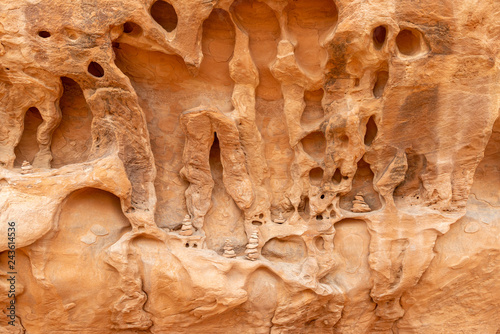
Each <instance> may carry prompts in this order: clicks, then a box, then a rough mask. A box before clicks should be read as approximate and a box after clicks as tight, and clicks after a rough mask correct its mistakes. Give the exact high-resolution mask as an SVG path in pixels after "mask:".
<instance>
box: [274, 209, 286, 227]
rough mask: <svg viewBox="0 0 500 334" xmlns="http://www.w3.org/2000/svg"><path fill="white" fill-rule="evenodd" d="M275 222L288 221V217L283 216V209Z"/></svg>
mask: <svg viewBox="0 0 500 334" xmlns="http://www.w3.org/2000/svg"><path fill="white" fill-rule="evenodd" d="M274 222H275V223H276V224H283V223H284V222H286V219H285V218H283V213H282V212H281V211H280V215H279V216H278V218H276V219H275V220H274Z"/></svg>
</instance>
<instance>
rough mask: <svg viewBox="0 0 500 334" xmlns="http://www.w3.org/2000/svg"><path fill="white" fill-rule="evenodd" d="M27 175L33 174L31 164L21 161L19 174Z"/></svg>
mask: <svg viewBox="0 0 500 334" xmlns="http://www.w3.org/2000/svg"><path fill="white" fill-rule="evenodd" d="M29 173H33V166H31V164H30V163H29V162H28V161H26V160H24V161H23V164H22V165H21V174H29Z"/></svg>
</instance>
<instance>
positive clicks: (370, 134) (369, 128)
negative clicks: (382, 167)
mask: <svg viewBox="0 0 500 334" xmlns="http://www.w3.org/2000/svg"><path fill="white" fill-rule="evenodd" d="M377 132H378V128H377V124H376V123H375V119H374V116H371V117H370V119H369V120H368V122H367V123H366V132H365V139H364V141H365V145H367V146H370V145H371V144H372V143H373V141H374V140H375V137H377Z"/></svg>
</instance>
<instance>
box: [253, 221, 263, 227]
mask: <svg viewBox="0 0 500 334" xmlns="http://www.w3.org/2000/svg"><path fill="white" fill-rule="evenodd" d="M252 225H254V226H262V222H260V221H257V220H254V221H253V222H252Z"/></svg>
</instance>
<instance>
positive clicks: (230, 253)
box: [222, 239, 236, 259]
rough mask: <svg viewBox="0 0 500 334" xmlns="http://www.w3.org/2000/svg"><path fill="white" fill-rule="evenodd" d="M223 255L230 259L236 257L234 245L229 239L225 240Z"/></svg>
mask: <svg viewBox="0 0 500 334" xmlns="http://www.w3.org/2000/svg"><path fill="white" fill-rule="evenodd" d="M222 256H224V257H227V258H228V259H230V258H233V257H236V253H235V252H234V247H233V245H232V244H231V241H229V239H226V241H225V242H224V254H222Z"/></svg>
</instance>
